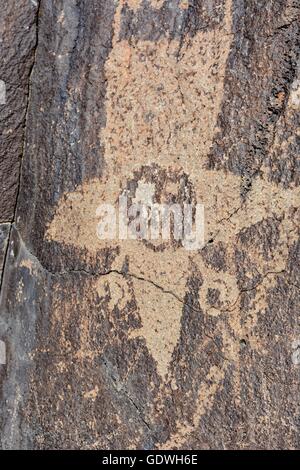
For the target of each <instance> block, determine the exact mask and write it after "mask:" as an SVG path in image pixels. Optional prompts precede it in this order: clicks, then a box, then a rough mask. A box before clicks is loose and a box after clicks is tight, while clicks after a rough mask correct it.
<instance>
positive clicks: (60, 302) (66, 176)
mask: <svg viewBox="0 0 300 470" xmlns="http://www.w3.org/2000/svg"><path fill="white" fill-rule="evenodd" d="M12 3H13V2H11V4H12ZM23 3H24V9H23V10H22V12H23V13H22V15H24V18H23V16H22V18H23V19H24V21H25V23H26V25H27V24H28V27H29V31H30V34H29V33H28V35H27V40H26V47H27V49H26V50H27V51H31V52H30V53H29V52H27V54H28V56H26V61H25V62H26V64H25V63H24V64H23V65H22V66H21V70H22V74H24V75H25V76H26V77H27V79H28V78H29V76H30V95H29V99H28V102H27V105H28V109H27V105H25V107H24V106H23V108H24V109H23V108H22V109H23V115H22V116H23V118H24V112H25V113H26V112H27V118H26V129H25V144H24V145H23V158H22V173H21V178H20V186H18V184H17V189H14V191H13V192H12V193H11V194H9V195H8V196H7V197H8V199H7V201H6V202H5V200H4V199H3V201H2V203H4V210H7V214H8V216H7V217H8V219H7V220H5V218H3V219H2V220H3V221H4V222H6V221H9V222H13V223H12V226H11V228H10V226H9V228H8V229H7V227H6V226H5V227H4V228H3V230H2V228H1V230H2V231H1V232H0V234H1V235H0V248H1V250H2V251H1V253H2V252H3V253H4V254H3V256H2V255H1V257H0V261H1V264H4V275H3V282H2V286H1V313H0V340H1V341H2V342H4V344H5V347H6V364H2V365H0V381H1V395H0V399H1V414H0V416H1V422H0V425H1V444H2V447H3V448H5V449H10V448H20V449H61V448H63V449H69V448H75V449H124V448H125V449H294V448H299V424H300V423H299V415H300V408H299V404H300V403H299V397H300V393H299V392H300V390H299V366H300V325H299V287H300V283H299V265H300V264H299V261H300V260H299V258H300V244H299V199H300V193H299V161H300V160H299V136H300V134H299V132H300V125H299V123H300V60H299V50H300V49H299V39H300V31H299V13H300V2H299V1H298V0H293V1H292V0H273V1H269V2H265V1H260V0H247V1H243V0H214V1H213V2H212V1H210V0H119V1H116V2H112V1H109V0H89V1H87V0H83V1H81V2H76V1H75V0H59V1H56V2H52V1H50V0H41V1H40V2H33V1H31V2H30V1H29V0H28V2H25V0H24V2H23ZM18 14H19V13H17V12H15V19H16V18H17V17H18ZM32 15H33V16H32ZM13 17H14V15H12V16H11V18H13ZM33 18H34V20H33ZM1 21H2V20H1ZM9 21H10V20H9V19H7V22H6V23H5V24H6V28H8V30H9V27H10V23H9ZM11 21H12V20H11ZM22 21H23V20H22ZM11 36H12V38H11V42H8V47H9V51H11V50H14V49H13V48H14V47H15V46H14V40H15V39H14V38H15V36H14V35H13V34H12V35H11ZM34 38H36V43H35V41H34ZM29 44H30V45H29ZM20 50H21V51H23V52H24V53H25V46H23V45H21V46H20ZM8 57H10V53H9V54H8ZM32 57H34V66H33V69H32V71H31V72H30V73H28V71H29V70H30V67H32V64H33V59H32ZM25 70H26V73H25ZM11 76H12V77H13V78H14V81H15V83H17V84H18V86H17V89H18V90H19V91H20V93H21V89H22V90H23V88H22V87H23V78H24V77H23V75H22V78H21V77H20V75H19V74H18V72H17V71H15V70H14V69H13V68H12V72H11ZM0 78H1V77H0ZM25 82H26V80H25V79H24V84H25ZM21 83H22V84H21ZM24 87H25V85H24ZM24 90H25V91H24ZM24 90H23V92H22V98H21V97H20V98H18V96H17V95H15V94H14V95H13V96H14V98H12V99H13V100H15V103H16V104H15V106H16V107H17V106H21V104H22V103H23V101H24V100H25V101H24V102H26V99H27V98H28V87H27V88H26V87H25V88H24ZM26 90H27V91H26ZM22 100H23V101H22ZM26 110H27V111H26ZM0 111H1V113H4V114H3V115H4V120H3V122H4V124H5V113H8V112H10V111H8V108H7V107H5V106H4V107H3V106H2V107H1V109H0ZM23 118H22V119H23ZM1 119H2V118H1ZM19 119H21V115H20V117H19ZM1 122H2V121H1ZM22 122H23V121H22ZM1 125H2V124H1ZM5 125H6V124H5ZM23 126H24V124H22V125H20V126H16V127H15V128H13V130H12V136H14V137H11V141H12V142H13V145H15V146H16V148H13V147H9V146H7V148H6V147H5V146H4V147H2V148H1V152H2V151H3V159H4V160H3V161H9V162H11V161H12V159H13V158H14V159H16V160H15V161H17V159H18V158H19V156H20V153H19V151H20V150H19V149H20V148H21V147H20V144H17V142H21V140H22V139H21V138H23V137H22V136H23V131H22V128H23ZM18 139H19V140H18ZM20 139H21V140H20ZM18 145H19V146H18ZM3 149H4V150H3ZM11 149H12V150H11ZM21 153H22V152H21ZM15 169H16V171H17V170H18V165H16V166H15ZM3 174H4V178H6V177H5V173H3ZM2 177H3V176H2V175H1V178H2ZM17 179H18V178H17ZM5 181H6V180H5ZM14 181H16V179H15V180H14ZM14 185H15V183H14ZM14 187H15V186H14ZM17 192H19V195H18V199H17V205H16V207H15V198H16V194H17ZM122 194H127V195H128V199H129V201H131V202H136V203H144V204H153V203H161V204H170V203H176V204H180V205H183V204H185V203H190V204H191V203H193V204H203V206H204V213H205V231H204V245H203V246H202V247H201V248H198V249H196V250H187V249H186V246H185V245H184V243H183V242H181V241H180V240H179V241H178V240H175V239H171V240H168V241H167V240H163V241H161V242H158V241H151V240H119V239H118V237H114V239H112V240H100V239H99V238H98V237H97V234H96V229H97V223H98V217H97V208H98V206H99V205H100V204H101V203H108V204H112V205H114V206H116V204H117V202H118V198H119V196H120V195H122ZM12 208H13V209H12ZM4 213H5V212H4ZM1 227H2V226H1ZM7 240H8V242H7ZM7 246H8V249H7ZM2 247H3V248H2ZM0 268H1V265H0Z"/></svg>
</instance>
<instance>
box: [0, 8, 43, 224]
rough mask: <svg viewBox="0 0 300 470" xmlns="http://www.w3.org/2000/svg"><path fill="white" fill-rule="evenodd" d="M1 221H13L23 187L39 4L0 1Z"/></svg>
mask: <svg viewBox="0 0 300 470" xmlns="http://www.w3.org/2000/svg"><path fill="white" fill-rule="evenodd" d="M0 9H1V16H0V80H1V81H2V82H3V83H4V85H3V86H4V87H5V90H6V93H5V95H6V96H5V103H4V104H2V103H1V102H0V222H12V220H13V218H14V210H15V205H16V198H17V192H18V187H19V171H20V161H21V156H22V152H23V141H24V126H25V117H26V110H27V104H28V93H29V88H28V86H29V77H30V73H31V70H32V65H33V62H34V49H35V45H36V9H37V2H35V1H29V0H8V1H7V0H0Z"/></svg>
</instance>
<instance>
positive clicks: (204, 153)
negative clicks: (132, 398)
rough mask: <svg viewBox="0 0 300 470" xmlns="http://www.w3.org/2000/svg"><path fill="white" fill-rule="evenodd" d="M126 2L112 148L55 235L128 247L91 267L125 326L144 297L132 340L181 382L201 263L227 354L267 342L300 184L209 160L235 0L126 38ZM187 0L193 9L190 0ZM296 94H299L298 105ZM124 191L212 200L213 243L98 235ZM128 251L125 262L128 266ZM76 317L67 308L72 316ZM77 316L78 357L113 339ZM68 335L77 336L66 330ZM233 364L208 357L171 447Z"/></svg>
mask: <svg viewBox="0 0 300 470" xmlns="http://www.w3.org/2000/svg"><path fill="white" fill-rule="evenodd" d="M162 3H163V2H154V1H152V2H151V5H152V6H153V7H155V8H158V9H159V8H161V5H162ZM124 5H127V6H128V7H129V8H130V9H131V10H133V12H134V13H135V14H137V12H138V9H139V8H140V7H141V3H140V2H139V1H138V0H136V1H134V0H132V1H127V2H126V1H120V2H119V4H118V6H117V9H116V14H115V26H114V28H115V29H114V37H113V47H112V50H111V53H110V55H109V58H108V60H107V62H106V65H105V74H106V79H107V90H106V102H105V104H106V125H105V127H104V128H103V129H102V131H101V133H100V135H99V140H100V141H101V144H102V145H103V146H104V148H105V155H104V160H105V166H104V172H103V175H102V176H101V178H97V179H92V180H89V181H86V182H84V183H83V184H82V185H80V186H78V188H77V189H76V190H75V191H73V192H70V193H68V194H65V195H64V196H63V197H62V198H61V200H60V201H59V204H58V206H57V208H56V212H55V215H54V218H53V220H52V222H51V223H50V225H49V227H48V230H47V233H46V239H47V240H50V241H51V240H54V241H56V242H60V243H62V244H66V245H71V246H73V247H76V248H78V249H80V250H83V252H87V253H88V256H92V257H96V255H97V254H98V253H99V252H101V250H104V249H105V248H119V252H118V254H117V255H116V257H115V259H114V261H113V263H112V267H111V270H110V271H111V273H110V274H108V275H106V276H100V277H97V276H95V279H93V283H92V285H93V289H94V292H95V293H96V294H97V295H98V298H99V299H100V300H99V302H100V306H101V308H103V309H104V307H103V306H102V305H104V306H105V309H106V311H107V312H108V314H109V318H110V324H111V326H112V327H113V328H118V326H117V321H118V319H119V316H121V317H122V318H123V319H124V320H127V316H128V308H127V307H128V305H135V312H136V314H137V317H138V320H139V324H138V326H137V325H136V324H135V325H134V327H132V326H130V327H129V328H128V341H136V340H137V339H138V338H140V341H141V342H142V343H143V344H144V343H145V344H146V346H147V348H148V350H149V353H150V354H151V356H152V357H153V359H154V360H155V363H156V366H157V373H158V374H159V376H160V377H161V378H162V382H163V383H164V384H165V383H167V382H168V383H170V382H172V384H173V388H176V380H175V379H174V377H172V373H171V372H170V364H171V362H172V355H173V353H174V350H175V348H176V345H177V344H178V341H179V339H180V335H181V322H182V311H183V308H184V305H185V304H186V303H187V300H186V295H187V294H188V287H187V284H188V280H189V279H190V278H191V277H192V276H193V274H194V272H195V271H196V270H197V272H199V273H200V275H201V286H200V289H199V298H198V300H199V315H200V314H203V315H204V316H205V318H209V317H213V319H214V320H216V321H219V323H218V326H217V329H218V331H219V332H220V336H221V338H222V345H221V353H222V354H224V357H226V358H228V360H229V361H232V362H236V363H237V364H238V361H239V354H240V344H239V343H238V342H237V341H236V339H237V338H243V337H247V340H248V342H249V346H250V348H252V349H253V350H255V351H258V352H259V353H260V354H264V353H265V346H266V345H265V344H263V342H262V341H261V339H260V338H257V337H256V336H255V333H254V330H255V327H256V325H257V322H258V319H259V317H260V315H264V313H265V310H266V307H267V291H268V289H270V288H272V286H273V285H274V282H275V275H276V272H280V271H282V270H284V269H285V267H286V262H287V257H288V247H289V246H291V244H292V243H293V241H294V240H296V238H297V224H296V219H297V212H296V211H295V209H294V208H296V207H297V206H298V205H299V190H298V189H297V188H295V187H294V186H291V187H289V188H286V187H283V186H282V185H278V184H276V183H275V182H272V181H270V179H269V178H268V175H267V174H266V172H264V169H262V172H261V174H259V175H257V177H255V178H253V179H252V182H251V183H252V186H251V188H250V190H249V192H248V193H247V196H246V199H242V197H241V186H242V179H241V178H240V177H239V176H237V175H235V174H231V173H226V172H224V171H222V170H219V171H215V170H209V169H208V167H207V157H208V154H209V151H210V149H211V145H212V143H213V139H214V136H215V134H216V133H217V132H218V128H217V120H218V115H219V111H220V107H221V104H222V99H223V93H224V76H225V69H226V63H227V59H228V54H229V52H230V48H231V41H232V34H231V33H232V15H231V8H232V2H231V1H230V0H227V1H226V2H225V4H224V19H223V22H222V23H221V24H220V25H219V26H217V27H215V28H214V29H213V30H211V31H200V32H198V33H197V34H195V35H194V36H190V37H189V36H186V37H184V39H183V41H180V40H179V39H170V38H166V37H164V38H162V39H159V40H158V41H156V42H154V41H142V40H138V39H136V38H134V37H133V38H131V40H130V41H128V40H125V39H120V31H121V23H122V8H123V7H124ZM180 5H181V8H182V9H185V8H187V7H188V2H181V3H180ZM295 93H296V92H295ZM295 96H296V95H295ZM295 96H294V95H293V96H291V98H290V100H291V103H292V106H295V103H296V101H297V96H296V98H295ZM124 192H127V193H128V194H129V196H130V197H131V199H132V201H134V202H144V203H150V202H152V201H153V200H154V201H155V202H160V203H169V202H170V201H178V202H179V203H183V202H184V201H187V200H189V201H190V200H192V201H193V202H195V203H201V204H203V205H204V207H205V243H206V247H205V249H204V250H201V251H199V252H196V253H193V254H191V253H189V252H188V251H187V250H185V249H184V247H183V246H181V245H180V244H176V243H173V242H170V243H166V244H165V245H161V246H158V245H157V244H155V243H145V242H144V241H137V240H107V241H104V240H99V239H98V238H97V235H96V226H97V215H96V210H97V207H98V206H99V205H100V204H103V203H109V204H112V205H115V206H116V204H117V201H118V198H119V196H120V195H121V194H123V193H124ZM272 216H274V218H275V219H276V220H278V221H279V222H278V223H279V229H278V230H279V235H278V240H277V243H276V244H275V245H274V247H273V249H272V252H271V253H269V257H265V253H264V251H263V250H262V249H261V247H260V246H259V245H258V246H256V245H250V246H249V247H248V253H249V257H250V258H251V259H252V260H253V262H255V266H256V268H257V270H256V272H255V274H256V276H257V277H258V281H257V280H255V282H254V284H251V285H250V287H246V288H245V286H244V285H241V282H240V280H239V278H238V273H237V269H238V266H237V264H238V263H237V262H236V256H237V255H236V249H237V247H239V244H243V233H244V232H245V231H247V230H248V229H249V228H251V227H253V226H256V224H258V225H259V224H261V223H263V221H264V220H265V219H266V218H268V217H272ZM209 241H211V242H212V243H211V244H210V243H209ZM214 247H216V248H214ZM158 248H159V249H158ZM221 248H222V250H223V251H224V254H223V255H222V256H223V258H222V260H220V259H219V258H220V252H221ZM213 249H215V251H218V253H219V254H218V256H217V255H216V254H215V253H212V250H213ZM215 257H217V258H218V257H219V258H218V259H217V260H215ZM87 261H88V260H87ZM124 263H125V264H126V266H127V270H126V273H124V275H122V272H123V267H124ZM113 271H115V272H113ZM248 271H249V272H248ZM248 271H247V272H245V276H244V277H245V279H246V280H248V279H250V280H252V277H253V273H252V271H251V266H250V265H249V270H248ZM270 273H273V274H270ZM129 278H130V283H129V281H128V279H129ZM247 288H249V289H253V290H255V289H256V295H255V296H254V298H252V299H251V300H250V301H249V304H250V307H249V308H250V313H248V314H247V315H246V316H244V318H242V311H241V307H240V302H239V300H240V296H241V293H242V292H243V290H244V289H247ZM77 301H78V300H77ZM60 308H61V307H60ZM73 308H74V307H73ZM194 308H198V307H194ZM66 310H68V308H66ZM60 321H61V319H60ZM68 321H71V319H70V312H69V311H68V312H65V316H64V319H63V322H66V323H67V322H68ZM79 324H80V347H79V349H78V351H77V356H76V358H77V359H79V360H83V359H85V358H93V357H95V356H96V355H97V354H100V353H101V352H102V351H103V348H104V345H103V344H102V345H100V346H99V348H98V349H97V350H96V349H95V346H94V345H93V344H92V343H91V340H90V334H91V331H90V329H91V324H92V321H91V318H89V317H84V318H81V319H80V323H79ZM61 335H62V336H61V338H60V340H61V341H62V344H64V347H65V348H68V340H67V339H66V338H64V337H63V333H61ZM207 340H208V341H209V339H208V338H207ZM293 357H294V356H293ZM297 357H298V356H297ZM226 371H227V363H225V364H224V366H223V367H222V368H219V367H216V366H213V367H211V369H210V371H209V373H208V375H207V376H206V377H205V378H204V380H203V381H202V383H201V384H200V388H199V393H198V398H197V402H196V403H195V413H194V417H193V422H192V423H187V422H185V420H183V421H182V420H178V422H177V431H176V432H175V433H173V435H172V436H171V437H170V439H169V440H168V442H167V443H165V444H164V445H163V446H162V447H163V448H166V449H168V448H170V449H171V448H176V447H178V448H179V447H180V446H182V445H183V444H184V442H185V439H186V436H187V435H188V434H189V433H192V432H193V430H194V429H196V428H197V426H199V423H200V420H201V418H202V416H204V414H206V413H208V412H209V411H210V410H211V408H212V407H213V403H214V397H215V394H216V392H217V391H218V390H220V389H221V388H222V382H223V380H224V377H225V374H226ZM239 380H240V378H239V374H238V373H237V374H235V375H234V377H233V381H234V383H235V386H236V387H237V388H238V387H240V383H239ZM95 394H96V392H95ZM95 394H94V392H92V393H91V394H90V392H87V393H86V398H91V399H94V396H95ZM165 394H166V393H165Z"/></svg>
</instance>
